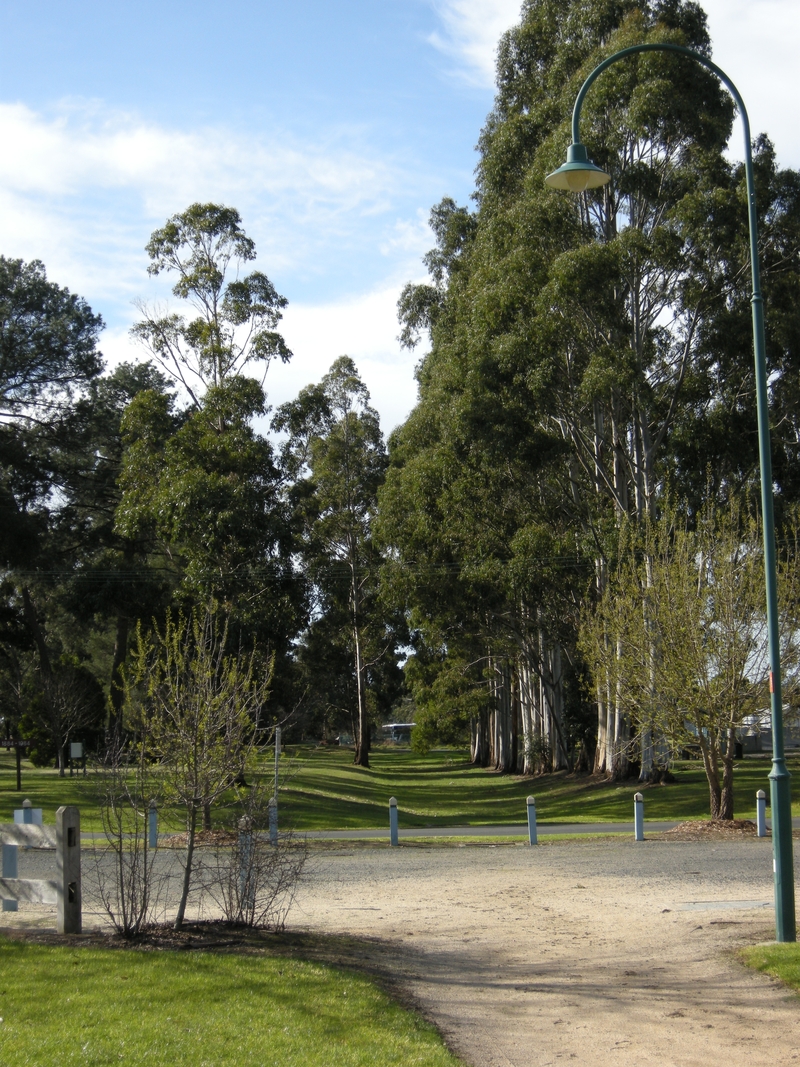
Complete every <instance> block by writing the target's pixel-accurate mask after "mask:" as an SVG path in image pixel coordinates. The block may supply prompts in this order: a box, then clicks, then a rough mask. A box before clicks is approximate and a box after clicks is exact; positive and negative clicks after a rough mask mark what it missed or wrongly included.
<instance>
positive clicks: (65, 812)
mask: <svg viewBox="0 0 800 1067" xmlns="http://www.w3.org/2000/svg"><path fill="white" fill-rule="evenodd" d="M56 879H57V882H58V926H57V930H58V932H59V933H60V934H79V933H80V932H81V815H80V812H79V811H78V809H77V808H76V807H75V806H74V805H73V804H67V805H65V806H62V807H60V808H59V809H58V811H57V812H56Z"/></svg>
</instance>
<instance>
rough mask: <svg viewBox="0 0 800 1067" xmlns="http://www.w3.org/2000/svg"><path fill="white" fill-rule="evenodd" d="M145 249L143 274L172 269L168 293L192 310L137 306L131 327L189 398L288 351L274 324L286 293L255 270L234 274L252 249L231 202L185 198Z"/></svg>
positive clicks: (283, 357)
mask: <svg viewBox="0 0 800 1067" xmlns="http://www.w3.org/2000/svg"><path fill="white" fill-rule="evenodd" d="M146 250H147V254H148V256H149V257H150V266H149V268H148V271H149V273H150V274H160V273H161V272H162V271H169V272H171V273H173V274H176V275H177V281H176V282H175V285H174V286H173V289H172V291H173V293H174V294H175V296H177V297H179V298H180V299H181V300H187V301H189V303H190V304H191V305H192V307H193V309H194V311H195V312H196V313H197V314H196V317H195V318H193V319H190V320H189V321H188V322H187V321H186V319H185V318H184V317H183V316H182V315H178V314H169V315H164V316H161V317H155V314H154V313H151V312H150V311H148V309H147V308H146V307H144V306H143V305H141V306H140V310H141V311H142V312H143V314H144V319H143V320H142V321H141V322H140V323H138V324H137V325H136V326H134V328H133V330H132V333H133V336H134V337H136V338H137V339H138V340H139V341H141V342H142V343H143V344H144V345H145V346H146V347H147V349H148V350H149V351H150V352H151V353H152V355H153V357H154V358H155V359H156V360H158V362H159V363H160V364H161V366H162V367H163V368H164V370H165V371H166V372H167V374H169V375H170V376H171V377H172V378H174V379H175V380H176V381H178V382H180V384H181V385H182V386H183V387H184V388H185V389H186V391H187V392H188V393H189V395H190V396H191V398H192V400H193V402H194V403H195V404H196V405H199V403H200V396H201V391H203V390H205V389H207V388H209V387H210V386H222V385H224V384H225V382H226V381H227V380H228V379H229V378H231V377H235V376H237V375H240V374H241V373H242V371H243V369H244V368H245V366H247V365H248V364H250V363H260V364H262V365H263V366H264V372H263V373H264V374H266V371H267V368H268V367H269V364H270V362H271V360H272V359H273V358H274V357H276V356H277V357H278V358H280V359H281V360H282V361H283V362H286V361H287V360H289V359H290V358H291V355H292V354H291V352H290V351H289V349H288V348H287V347H286V343H285V342H284V340H283V338H282V337H281V335H280V334H279V333H278V332H277V331H276V329H275V327H276V326H277V325H278V323H279V322H280V320H281V313H282V310H283V308H284V307H286V303H287V301H286V299H285V297H282V296H280V295H279V294H278V293H277V291H276V290H275V287H274V286H273V284H272V282H271V281H270V280H269V278H267V276H266V275H265V274H262V273H261V272H260V271H253V272H252V273H250V274H248V275H245V276H244V277H240V270H241V268H242V266H243V264H245V263H247V262H250V261H251V260H253V259H255V257H256V251H255V245H254V244H253V241H252V240H251V239H250V238H249V237H247V235H246V234H245V232H244V230H243V229H242V226H241V218H240V216H239V212H238V211H236V210H235V209H234V208H229V207H224V206H221V205H219V204H192V205H191V207H189V208H187V209H186V211H184V212H182V213H181V214H180V215H173V216H172V218H171V219H169V220H168V221H167V223H166V225H164V226H163V227H162V228H161V229H160V230H156V231H155V232H154V233H153V235H152V237H151V238H150V241H149V242H148V244H147V249H146ZM229 272H230V273H231V274H232V275H233V277H232V278H229V277H228V274H229Z"/></svg>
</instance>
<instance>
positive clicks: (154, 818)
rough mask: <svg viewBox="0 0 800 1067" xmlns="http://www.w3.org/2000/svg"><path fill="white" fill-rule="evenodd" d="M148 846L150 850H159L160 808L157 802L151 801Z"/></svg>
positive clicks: (148, 818)
mask: <svg viewBox="0 0 800 1067" xmlns="http://www.w3.org/2000/svg"><path fill="white" fill-rule="evenodd" d="M147 824H148V825H147V828H148V841H147V843H148V845H149V846H150V848H158V808H157V807H156V802H155V800H151V801H150V811H149V814H148V817H147Z"/></svg>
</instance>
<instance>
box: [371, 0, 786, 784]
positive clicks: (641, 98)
mask: <svg viewBox="0 0 800 1067" xmlns="http://www.w3.org/2000/svg"><path fill="white" fill-rule="evenodd" d="M645 40H670V41H675V42H679V43H682V44H686V45H689V46H691V47H693V48H695V49H699V50H700V51H703V52H706V53H708V52H709V51H710V41H709V38H708V34H707V31H706V24H705V15H704V14H703V12H702V10H701V9H700V8H699V7H698V6H697V5H696V4H692V3H682V2H678V0H670V2H663V3H653V4H645V3H641V2H610V0H591V2H589V3H585V2H581V3H577V2H575V3H566V4H565V3H555V2H552V0H529V2H528V3H526V4H525V5H524V6H523V9H522V18H521V23H520V25H519V27H517V28H515V29H513V30H511V31H510V32H509V33H508V34H507V35H506V36H505V37H504V38H503V40H502V41H501V44H500V47H499V51H498V93H497V97H496V102H495V107H494V110H493V111H492V113H491V114H490V116H489V118H488V120H487V123H486V126H485V128H484V131H483V134H482V136H481V142H480V150H481V159H480V164H479V168H478V185H477V189H476V193H475V199H476V204H477V208H476V211H475V213H474V215H471V216H470V218H469V219H467V218H466V217H465V216H464V213H463V212H459V211H458V210H457V209H455V208H454V207H453V208H452V209H450V210H449V211H446V212H445V215H444V219H445V222H446V223H448V224H449V225H451V226H452V227H454V228H455V230H457V234H458V235H462V238H461V239H460V240H457V239H454V233H453V231H449V230H448V228H447V225H445V226H444V227H443V226H442V225H441V224H440V225H439V227H438V229H437V225H434V230H435V232H436V234H437V239H438V249H439V253H440V255H439V258H438V259H435V258H434V259H432V260H431V261H430V262H429V264H428V265H429V268H430V269H431V282H432V284H429V285H427V286H425V287H422V288H417V289H415V288H414V287H407V289H406V290H405V291H404V293H403V297H402V298H401V304H400V312H401V317H402V322H403V330H404V333H403V335H402V336H403V337H404V338H405V339H407V340H409V341H413V340H415V338H416V337H417V336H418V335H419V334H420V333H421V332H424V331H425V330H426V329H429V330H430V335H431V342H432V347H431V351H430V353H429V354H428V355H427V356H426V357H425V359H424V360H423V363H422V365H421V367H420V371H419V382H420V403H419V408H418V410H417V411H415V412H414V413H413V414H412V416H411V419H410V420H409V422H408V423H407V424H406V427H403V428H402V429H401V431H400V432H399V434H398V435H397V436H396V438H395V442H396V444H395V446H394V447H393V471H392V472H390V479H389V480H390V484H392V485H393V483H394V482H395V479H397V481H398V484H399V483H402V482H404V481H408V482H409V491H410V489H411V486H410V480H411V478H412V475H411V468H412V467H413V466H414V465H415V464H416V463H417V454H415V453H418V450H419V449H422V448H424V449H425V451H426V452H427V454H428V455H429V456H431V455H434V454H440V453H442V452H443V450H445V449H447V450H451V448H452V446H451V444H450V442H457V443H458V444H457V447H455V448H452V452H453V454H454V456H455V458H456V459H457V463H456V464H450V465H445V466H444V467H442V468H441V474H442V477H443V478H444V479H445V483H448V482H450V481H452V484H455V481H457V480H458V479H459V478H461V476H462V472H463V469H464V457H466V461H467V462H468V463H475V464H477V463H478V462H479V460H478V458H477V457H478V455H480V457H481V458H480V462H481V463H483V464H484V465H485V467H486V469H487V474H486V483H487V485H488V486H490V487H491V492H490V494H488V495H490V496H493V503H494V508H492V507H491V506H487V507H486V509H485V511H480V512H479V514H480V515H481V518H482V520H483V521H484V522H485V524H486V526H487V528H488V527H489V526H490V525H491V523H492V522H493V521H494V520H495V517H496V516H497V515H498V514H502V515H503V516H504V518H505V519H506V521H507V522H508V525H509V527H510V528H511V529H513V528H514V527H515V526H518V528H519V530H520V531H522V530H524V528H525V525H526V521H530V520H527V519H526V517H525V510H524V508H519V509H518V510H517V511H516V512H515V511H514V510H513V509H512V508H509V507H508V505H507V503H504V502H503V501H504V496H505V491H506V487H507V485H508V480H509V479H508V472H509V471H510V470H511V469H512V468H513V466H514V464H515V462H518V463H519V468H520V469H521V468H522V466H523V463H522V460H523V457H524V458H525V459H527V460H528V462H530V459H531V454H533V455H534V456H535V457H536V458H535V459H534V461H533V464H532V469H533V470H535V471H536V474H535V477H534V483H535V486H536V488H535V490H534V494H535V495H536V496H538V498H539V501H540V502H541V507H542V509H543V510H542V513H541V516H540V521H541V522H543V523H544V524H545V525H546V526H549V527H551V529H552V530H553V532H554V533H556V534H557V535H558V536H561V537H563V535H564V533H565V532H568V533H569V535H570V536H571V539H572V551H573V552H574V554H575V558H576V560H577V561H578V562H579V563H580V566H579V567H578V568H576V569H575V571H574V572H573V573H574V578H575V580H574V581H573V582H572V583H571V592H572V598H573V600H574V601H578V602H579V601H580V600H581V599H582V598H584V597H585V596H587V595H595V596H596V595H600V594H601V593H602V590H603V588H604V585H605V581H606V575H607V573H608V566H609V561H610V559H611V558H612V556H613V552H614V550H615V545H616V544H617V537H616V530H617V528H618V527H619V525H620V523H621V522H622V521H623V520H625V519H627V518H629V517H632V518H633V519H634V520H635V521H641V520H643V519H645V518H648V517H650V516H652V515H653V514H654V513H655V509H656V508H657V505H658V499H659V494H660V492H661V487H662V485H663V481H664V478H665V475H666V474H668V473H672V472H675V471H677V472H678V473H679V474H680V475H681V476H685V474H686V473H687V472H688V471H689V470H690V468H691V466H692V458H693V457H692V448H693V447H696V443H697V442H700V441H702V442H703V445H704V449H705V452H704V457H703V458H704V459H705V460H706V463H708V464H711V465H712V466H714V467H715V468H719V469H720V471H721V473H720V477H719V484H722V485H723V486H724V487H725V489H726V491H734V492H741V491H747V490H748V488H749V486H750V485H751V484H752V479H753V471H752V469H748V467H747V464H746V463H745V464H743V465H742V466H741V467H738V468H737V466H736V464H735V462H732V457H733V455H734V453H735V451H736V449H735V447H734V446H733V445H732V443H731V439H730V437H729V436H728V437H726V436H725V435H724V434H723V433H717V434H716V435H714V436H713V437H712V435H710V434H708V433H707V432H706V430H705V426H706V419H707V416H708V413H709V411H710V410H714V411H715V415H716V418H717V424H718V425H720V424H722V423H723V422H724V412H725V408H726V406H733V407H734V409H735V410H736V413H737V415H738V414H739V413H740V412H741V418H742V425H744V422H745V412H747V411H749V410H751V409H752V405H753V390H752V366H751V364H752V358H751V354H750V351H751V350H750V345H749V343H746V344H742V343H740V338H739V337H737V331H738V330H740V328H741V322H742V317H743V308H745V307H746V305H747V300H748V299H749V294H748V293H747V288H746V266H747V255H746V247H747V245H746V224H747V223H746V211H745V200H744V190H743V185H742V180H741V179H742V175H741V170H740V168H738V167H737V166H736V165H735V164H731V163H729V162H728V161H727V160H726V159H725V157H724V155H723V151H724V149H725V146H726V142H727V138H728V135H729V133H730V129H731V122H732V118H733V105H732V102H731V101H730V99H729V98H728V97H727V96H726V94H725V93H724V91H723V90H722V88H721V87H720V85H719V83H718V82H717V80H716V79H715V78H714V77H713V76H712V75H710V74H709V73H708V72H706V71H705V70H704V69H703V68H701V67H700V66H699V65H698V64H691V63H689V62H686V61H684V60H681V59H678V58H677V57H672V56H668V55H665V54H662V53H651V54H648V55H647V56H641V57H640V58H639V59H638V60H631V61H628V62H626V63H624V64H623V63H620V64H616V65H615V66H614V67H612V68H610V69H609V70H608V71H606V72H605V73H604V75H603V77H602V78H600V79H598V81H597V82H596V83H595V84H594V85H593V87H592V91H591V93H590V94H589V96H588V97H587V100H586V103H585V107H584V113H583V114H584V125H585V132H584V137H585V140H586V142H587V144H588V145H589V146H590V149H591V153H592V155H593V158H594V159H595V160H596V161H597V162H598V163H599V164H600V165H601V166H603V167H604V168H605V169H607V170H609V171H610V172H611V174H612V182H611V184H610V185H609V186H606V187H604V189H602V190H599V191H596V192H591V193H586V194H583V195H582V196H581V197H578V198H577V199H573V198H567V197H560V196H558V195H556V194H555V193H553V192H551V191H550V190H548V189H546V187H545V186H544V177H545V175H546V174H547V173H548V172H549V171H551V170H553V169H554V168H555V167H556V166H557V165H558V164H559V163H560V162H561V158H562V156H563V150H564V145H565V144H566V143H568V140H569V116H570V114H571V110H572V105H573V102H574V99H575V96H576V95H577V91H578V89H579V88H580V85H581V84H582V82H583V80H584V78H585V77H586V75H587V74H588V73H589V72H590V71H591V70H592V69H593V67H594V66H595V65H596V64H597V63H598V62H600V61H601V60H602V59H603V58H605V57H606V56H607V55H609V54H611V53H612V52H613V51H615V50H617V49H619V48H623V47H625V46H626V45H630V44H633V43H639V42H641V41H645ZM759 146H760V151H759V156H760V157H761V158H760V180H759V196H762V193H763V194H764V195H763V196H762V198H761V200H760V210H761V212H762V214H763V215H764V217H765V221H768V225H767V227H766V229H765V243H766V245H767V246H768V247H767V249H766V250H765V257H766V260H767V263H768V266H770V267H771V268H773V269H772V271H770V270H767V271H766V272H765V282H764V289H765V294H766V299H767V301H768V302H770V301H773V300H778V299H780V301H782V302H783V305H784V309H785V308H786V298H785V294H786V292H787V291H789V292H793V291H794V290H795V287H796V276H797V269H796V268H797V253H796V248H797V244H796V240H795V235H796V231H797V223H796V216H797V197H796V194H795V192H794V189H795V186H794V184H793V182H792V181H791V180H789V179H787V178H786V177H785V176H782V175H781V174H780V173H778V172H777V170H776V168H775V167H774V160H773V161H770V159H769V146H768V144H767V142H765V141H763V140H762V141H760V142H759ZM436 221H437V222H441V219H440V220H436ZM767 234H768V236H766V235H767ZM437 267H438V268H440V269H439V274H438V275H437V273H436V268H437ZM791 318H792V315H791V312H787V311H786V310H784V314H783V315H782V316H781V320H779V327H778V328H776V329H774V330H773V331H772V333H771V336H770V342H771V345H772V349H771V354H770V358H771V362H772V367H773V368H775V369H778V368H780V375H779V376H778V380H779V381H780V382H781V383H786V384H785V385H784V384H781V388H786V389H788V388H789V386H788V382H789V375H787V373H786V371H787V368H788V366H793V365H794V361H795V359H796V354H795V352H796V350H795V349H794V348H793V345H792V341H791V337H793V336H794V335H793V329H794V326H793V325H792V326H789V325H788V323H789V320H790V319H791ZM769 321H770V320H769V314H768V315H767V322H768V323H769ZM776 389H777V386H776ZM787 419H788V412H787ZM750 425H751V426H752V430H751V431H749V432H748V433H746V434H745V437H746V449H747V452H748V453H749V454H750V455H752V454H753V449H754V446H755V440H754V438H755V425H756V423H755V418H753V419H752V422H751V424H750ZM420 428H422V434H423V437H422V439H421V438H420V436H419V431H420ZM792 432H793V431H792V430H791V428H789V429H787V434H786V437H787V452H788V447H789V445H790V441H791V434H792ZM423 441H424V444H423ZM445 442H447V444H445ZM498 443H502V448H500V447H496V446H497V445H498ZM693 443H694V444H693ZM526 453H527V455H526ZM792 467H793V465H792V464H791V463H788V464H787V469H789V468H792ZM395 468H396V471H395ZM489 468H491V474H489V473H488V470H489ZM723 471H724V473H722V472H723ZM693 477H694V483H695V486H696V485H697V479H696V477H695V476H693ZM680 488H681V491H682V486H681V487H680ZM391 491H392V492H393V493H394V492H396V491H397V490H396V488H395V487H394V485H393V488H392V490H391ZM532 498H534V495H533V494H529V496H528V500H527V501H526V502H525V506H526V507H529V506H530V500H531V499H532ZM463 514H464V512H463V511H462V512H460V513H458V512H456V513H454V514H450V515H449V516H446V517H444V521H445V522H447V523H448V525H449V527H450V528H451V529H460V528H461V526H460V525H459V524H460V523H461V519H462V515H463ZM508 540H509V539H508V538H506V541H507V542H508ZM522 540H523V541H524V538H522ZM517 543H518V542H517ZM466 548H467V546H466V545H464V546H463V547H462V549H461V550H460V551H461V552H462V555H463V554H464V551H465V549H466ZM400 550H401V552H402V551H403V549H402V548H401V549H400ZM468 550H469V552H470V553H475V552H476V551H478V550H479V545H478V544H477V543H475V544H471V545H469V549H468ZM490 551H492V552H495V551H497V552H499V546H498V548H496V549H495V548H492V549H491V550H490ZM504 551H507V549H504ZM587 563H588V564H590V565H591V566H592V568H593V571H594V579H593V585H594V592H593V593H592V591H591V589H590V588H589V587H588V586H587V585H586V584H585V582H586V573H587V570H586V565H587ZM530 595H531V596H533V597H534V599H528V598H527V597H526V595H525V594H524V593H523V595H521V596H518V597H517V598H516V600H510V601H509V602H508V603H507V604H506V605H505V607H504V608H503V615H504V618H506V619H510V618H512V617H513V618H514V619H515V625H516V627H517V628H518V629H520V630H522V631H523V632H525V630H528V632H529V635H530V638H531V639H530V640H529V641H528V644H529V645H535V644H536V634H535V633H530V627H528V626H526V625H524V623H523V620H529V619H537V617H538V616H539V613H540V606H541V604H542V600H541V599H540V596H541V595H540V594H537V593H536V592H535V591H534V590H533V589H532V590H531V592H530ZM578 614H579V613H576V612H574V611H573V612H572V615H571V622H570V626H568V627H567V629H570V628H571V631H572V632H571V635H570V634H566V635H565V634H563V630H562V635H561V636H562V639H566V644H562V642H561V641H559V640H558V639H557V636H556V632H555V631H554V630H552V629H551V630H549V631H548V625H549V620H548V619H546V618H545V619H544V620H542V621H543V624H544V625H543V627H541V628H539V629H540V634H541V637H543V638H544V640H545V641H546V642H549V643H550V644H551V645H552V646H554V647H555V646H560V648H561V651H562V652H566V651H567V650H568V649H569V648H570V647H574V643H575V633H576V626H577V615H578ZM564 618H565V619H566V618H569V616H568V615H567V614H565V615H564ZM496 620H497V612H493V613H492V620H491V621H492V625H493V626H494V624H495V622H496ZM492 640H493V637H492V636H491V634H490V632H489V631H488V630H487V633H486V642H487V645H491V643H492ZM620 651H621V650H620ZM569 654H571V653H569ZM528 658H529V659H530V660H531V661H532V662H533V663H536V659H535V657H531V656H528ZM561 658H562V659H563V656H562V657H561ZM574 667H575V670H576V672H577V673H578V674H579V673H580V665H579V663H578V662H577V661H576V662H575V664H574ZM540 681H541V682H542V683H543V684H544V683H545V678H544V677H543V676H541V675H540ZM595 700H596V706H597V729H596V732H597V742H598V743H597V747H596V756H595V762H594V766H595V769H596V770H597V771H600V772H604V773H607V774H611V775H625V774H626V773H627V771H628V755H629V745H628V727H627V722H626V713H625V707H624V706H623V704H622V702H621V694H620V693H619V692H617V691H615V690H614V688H613V687H609V686H608V685H606V686H600V687H598V689H597V691H596V693H595ZM643 740H644V741H645V743H644V744H643V745H642V750H641V756H642V764H643V766H642V771H643V773H647V763H648V762H649V760H650V759H651V756H652V752H651V746H649V745H648V744H647V743H646V740H647V739H643Z"/></svg>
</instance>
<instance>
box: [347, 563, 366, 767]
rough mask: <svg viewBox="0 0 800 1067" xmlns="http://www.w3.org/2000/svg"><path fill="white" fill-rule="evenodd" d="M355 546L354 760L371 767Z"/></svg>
mask: <svg viewBox="0 0 800 1067" xmlns="http://www.w3.org/2000/svg"><path fill="white" fill-rule="evenodd" d="M355 553H356V549H355V546H354V545H352V544H351V546H350V602H351V605H352V609H353V649H354V654H355V668H356V697H357V701H358V722H357V732H356V739H355V740H356V746H355V747H356V754H355V758H354V760H353V762H354V763H355V764H356V766H358V767H369V741H370V738H369V715H368V714H367V700H366V694H365V692H364V665H363V662H362V657H361V631H360V619H359V589H358V575H357V573H356V566H355Z"/></svg>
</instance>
